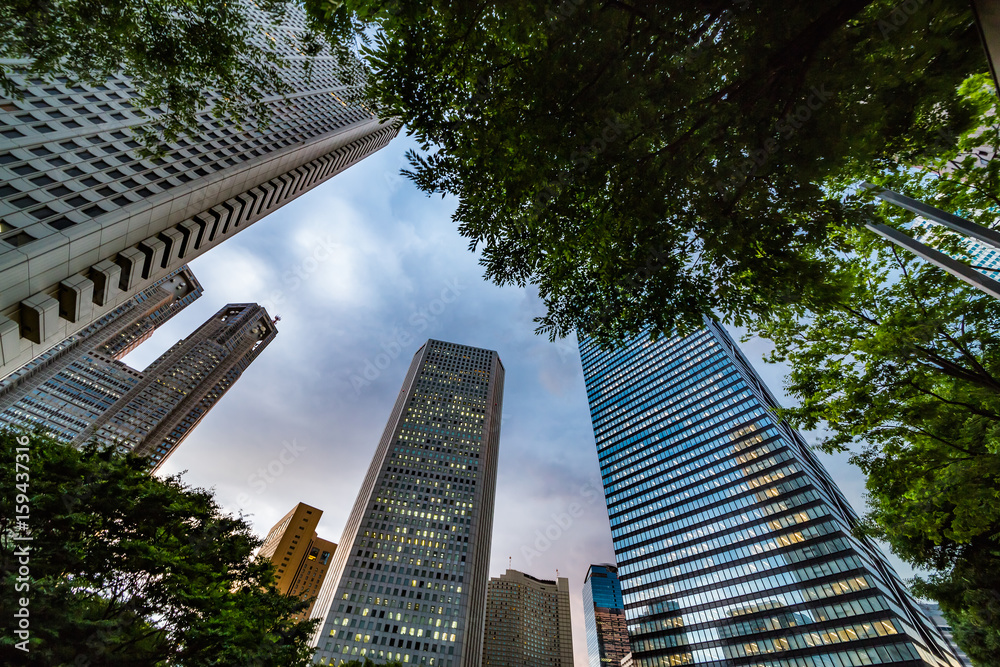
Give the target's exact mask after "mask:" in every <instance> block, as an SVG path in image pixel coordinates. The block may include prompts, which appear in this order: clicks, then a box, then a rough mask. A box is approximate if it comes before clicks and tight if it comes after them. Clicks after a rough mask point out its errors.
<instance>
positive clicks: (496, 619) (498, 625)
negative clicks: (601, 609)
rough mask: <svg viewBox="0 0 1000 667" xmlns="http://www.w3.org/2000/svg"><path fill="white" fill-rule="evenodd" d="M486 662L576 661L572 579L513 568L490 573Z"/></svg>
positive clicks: (536, 664) (532, 665)
mask: <svg viewBox="0 0 1000 667" xmlns="http://www.w3.org/2000/svg"><path fill="white" fill-rule="evenodd" d="M483 667H573V625H572V622H571V621H570V608H569V579H567V578H566V577H559V578H558V579H557V580H550V579H536V578H535V577H532V576H531V575H530V574H525V573H523V572H518V571H517V570H510V569H508V570H507V571H506V572H505V573H504V574H502V575H500V576H499V577H493V578H491V579H490V581H489V586H488V588H487V592H486V627H485V633H484V638H483Z"/></svg>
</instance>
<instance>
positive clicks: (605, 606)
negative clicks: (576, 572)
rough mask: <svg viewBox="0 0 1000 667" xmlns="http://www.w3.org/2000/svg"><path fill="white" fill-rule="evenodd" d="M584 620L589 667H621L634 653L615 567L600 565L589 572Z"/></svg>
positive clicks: (586, 584)
mask: <svg viewBox="0 0 1000 667" xmlns="http://www.w3.org/2000/svg"><path fill="white" fill-rule="evenodd" d="M583 616H584V625H585V626H586V628H587V657H588V659H589V661H590V667H621V665H622V659H623V658H624V657H625V656H626V655H628V654H629V652H630V651H631V650H632V649H631V647H630V646H629V643H628V623H627V621H626V620H625V604H624V603H623V601H622V587H621V583H620V582H619V581H618V568H617V567H616V566H614V565H611V564H610V563H601V564H600V565H591V566H590V567H589V568H588V569H587V576H586V578H585V579H584V580H583Z"/></svg>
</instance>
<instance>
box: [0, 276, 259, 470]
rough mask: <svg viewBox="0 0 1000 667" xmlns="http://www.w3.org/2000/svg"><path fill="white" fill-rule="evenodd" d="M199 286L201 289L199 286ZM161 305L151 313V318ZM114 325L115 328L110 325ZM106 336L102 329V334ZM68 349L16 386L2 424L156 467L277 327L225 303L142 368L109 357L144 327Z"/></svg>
mask: <svg viewBox="0 0 1000 667" xmlns="http://www.w3.org/2000/svg"><path fill="white" fill-rule="evenodd" d="M199 289H200V288H199ZM162 308H163V306H160V307H159V308H157V309H156V310H153V312H152V315H153V316H154V318H155V317H157V315H156V313H157V312H159V311H160V310H161V309H162ZM116 330H118V329H116ZM105 333H106V332H105ZM125 333H126V335H125V336H124V337H122V336H110V337H106V336H104V335H103V334H102V335H101V336H99V337H97V338H96V339H95V340H94V341H91V342H97V343H98V346H96V347H90V346H83V347H81V348H79V349H76V348H75V349H74V353H73V355H72V358H69V357H67V358H60V359H58V362H57V363H53V364H52V366H51V367H49V366H44V365H40V366H39V371H38V372H37V374H36V375H32V376H30V377H28V378H27V381H26V382H25V383H23V384H21V385H18V386H17V387H14V388H13V390H12V391H11V393H10V396H9V397H5V400H6V402H5V403H4V404H0V407H4V406H6V407H5V409H4V410H3V412H2V413H0V423H4V424H11V425H18V424H37V425H40V426H41V427H43V428H45V429H46V430H48V431H50V432H52V433H53V434H55V435H57V436H59V437H62V438H63V439H65V440H68V441H70V442H71V443H72V444H74V445H83V444H85V443H86V442H87V441H88V440H90V439H91V438H92V437H95V436H96V437H97V438H98V440H100V441H101V442H105V443H110V444H113V445H115V446H117V448H118V449H119V450H120V451H123V452H126V451H132V452H135V453H136V454H140V455H143V456H148V457H149V458H150V462H151V465H152V467H153V469H154V470H155V469H156V468H158V467H159V466H160V465H161V464H162V463H163V461H164V460H166V458H167V457H168V456H169V455H170V454H171V453H173V451H174V450H175V449H176V448H177V446H178V445H180V443H181V441H183V440H184V438H186V437H187V436H188V434H190V432H191V430H192V429H194V427H195V426H197V425H198V423H199V422H200V421H201V420H202V419H203V418H204V417H205V415H206V414H208V411H209V410H211V408H212V406H214V405H215V403H216V402H217V401H218V400H219V399H220V398H221V397H222V395H223V394H225V393H226V391H228V390H229V388H230V387H232V385H233V383H235V382H236V380H238V379H239V377H240V375H242V373H243V371H244V370H246V368H247V367H248V366H249V365H250V363H251V362H252V361H253V360H254V359H256V358H257V355H259V354H260V352H261V351H262V350H263V349H264V348H265V347H266V346H267V344H268V343H270V342H271V340H273V339H274V336H275V335H276V334H277V330H276V329H275V327H274V323H273V322H271V319H270V318H269V317H268V315H267V312H266V311H265V310H264V309H263V308H261V307H260V306H258V305H257V304H229V305H228V306H226V307H225V308H223V309H222V310H220V311H219V312H218V313H216V314H215V315H214V316H212V317H211V318H210V319H209V320H208V321H207V322H205V323H204V324H203V325H201V326H200V327H199V328H198V329H197V330H195V332H194V333H192V334H191V335H190V336H188V337H187V338H185V339H183V340H181V341H180V342H178V343H177V344H176V345H174V346H173V347H171V348H170V349H169V350H167V351H166V352H165V353H163V354H162V355H161V356H160V357H159V358H158V359H157V360H156V361H154V362H153V363H152V364H150V365H149V367H148V368H146V369H145V370H143V371H137V370H135V369H133V368H130V367H129V366H127V365H126V364H124V363H122V362H120V361H118V360H117V358H115V356H113V355H112V354H109V352H108V351H109V350H116V351H118V352H119V353H121V350H123V349H127V348H130V347H132V346H131V344H130V343H131V342H134V341H135V340H136V339H137V337H141V336H144V335H146V334H145V330H144V327H143V326H139V327H131V328H127V329H126V331H125Z"/></svg>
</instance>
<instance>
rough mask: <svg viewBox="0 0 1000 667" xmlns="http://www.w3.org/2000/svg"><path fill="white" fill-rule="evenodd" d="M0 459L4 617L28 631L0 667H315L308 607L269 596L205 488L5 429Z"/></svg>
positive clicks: (10, 644) (265, 572) (5, 646)
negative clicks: (305, 615)
mask: <svg viewBox="0 0 1000 667" xmlns="http://www.w3.org/2000/svg"><path fill="white" fill-rule="evenodd" d="M19 440H20V442H19ZM0 450H2V452H3V461H4V466H3V469H2V471H0V480H2V482H3V485H4V488H5V489H7V492H5V493H4V494H3V496H2V498H0V543H2V547H3V548H2V561H0V581H2V586H3V594H2V595H0V614H2V615H3V618H4V619H6V620H5V622H4V623H5V625H8V624H10V623H11V622H12V621H11V619H13V623H14V624H17V623H18V622H19V621H18V614H19V613H21V612H19V610H20V609H21V608H22V607H26V609H27V610H28V611H27V613H28V616H27V618H28V623H29V625H28V628H27V630H28V635H27V636H26V637H25V636H21V637H18V636H17V635H16V634H15V633H14V630H15V629H19V628H18V626H17V625H15V626H14V627H13V628H8V629H7V630H6V631H5V632H4V634H3V637H2V639H0V656H2V658H0V662H3V663H4V664H19V665H46V666H49V665H91V666H93V665H136V666H137V667H138V666H140V665H141V666H143V667H148V666H150V665H175V664H183V665H185V667H188V666H198V665H206V666H207V665H259V666H260V665H275V666H278V665H280V666H282V667H286V666H288V665H302V666H303V667H304V666H306V665H311V664H312V649H311V647H310V645H309V640H310V637H311V633H312V631H313V628H314V626H315V621H297V620H296V619H294V618H292V615H293V614H295V613H297V612H299V611H301V610H302V609H304V608H305V603H304V602H302V601H301V600H298V599H296V598H289V597H285V596H283V595H282V594H281V593H279V592H278V590H277V589H276V588H275V587H274V573H273V569H272V567H271V565H270V563H269V562H268V561H267V560H265V559H261V558H256V559H255V558H254V557H253V553H254V550H255V548H256V547H257V546H259V544H260V540H259V539H258V538H256V537H255V536H254V534H253V533H252V531H251V528H250V526H249V525H248V524H247V522H246V520H245V519H243V518H242V517H232V516H227V515H225V514H223V513H222V511H221V509H220V508H219V506H218V504H217V503H216V501H215V499H214V498H213V497H212V495H211V494H210V493H209V492H207V491H204V490H201V489H191V488H188V487H186V486H185V485H184V484H183V483H182V482H181V480H180V478H179V477H169V478H166V479H157V478H155V477H150V475H149V474H148V464H147V462H146V460H145V459H143V458H141V457H135V456H127V457H122V456H119V455H117V454H115V453H114V452H113V450H112V449H110V448H109V449H101V448H100V447H99V446H97V445H96V444H91V445H89V446H88V447H86V448H84V449H83V450H76V449H74V448H72V447H68V446H66V445H63V444H61V443H59V442H57V441H55V440H53V439H51V438H49V437H47V436H44V435H41V434H38V433H33V434H26V433H18V432H13V431H7V430H5V431H2V432H0ZM17 464H20V465H17ZM15 490H16V492H15ZM25 535H29V536H30V538H31V540H30V541H25V540H18V539H17V538H18V536H21V537H23V536H25ZM23 545H29V546H28V551H27V554H25V553H23ZM22 566H23V567H26V568H27V572H23V571H22V572H19V569H20V568H22ZM22 598H23V600H22ZM25 602H26V603H27V604H24V603H25ZM25 639H26V640H27V641H26V645H25V644H21V645H20V647H19V646H18V644H19V643H20V642H22V641H24V640H25ZM24 648H26V649H27V652H25V651H24V650H22V649H24Z"/></svg>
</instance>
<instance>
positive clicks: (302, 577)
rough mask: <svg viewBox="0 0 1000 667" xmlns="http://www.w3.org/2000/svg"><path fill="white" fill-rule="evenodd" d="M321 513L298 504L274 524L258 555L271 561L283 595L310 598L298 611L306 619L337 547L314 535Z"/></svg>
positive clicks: (275, 579) (276, 583)
mask: <svg viewBox="0 0 1000 667" xmlns="http://www.w3.org/2000/svg"><path fill="white" fill-rule="evenodd" d="M322 516H323V510H320V509H316V508H315V507H310V506H309V505H306V504H305V503H299V504H298V505H296V506H295V509H293V510H292V511H291V512H289V513H288V514H286V515H285V516H283V517H282V518H281V521H279V522H278V523H276V524H275V525H274V527H273V528H272V529H271V532H269V533H268V534H267V538H266V539H265V540H264V544H262V545H261V547H260V552H259V553H260V555H261V556H264V557H266V558H270V559H271V562H272V563H273V564H274V582H275V586H276V587H277V589H278V590H279V591H281V592H282V593H284V594H285V595H289V596H296V597H304V598H308V599H310V600H311V602H310V603H309V607H307V608H306V609H305V610H304V611H303V612H301V613H300V614H299V617H300V618H309V613H310V612H311V611H312V605H313V602H315V599H316V595H317V594H318V593H319V589H320V586H322V585H323V579H324V578H325V577H326V571H327V568H329V566H330V560H331V558H332V556H333V552H334V551H336V549H337V545H336V544H334V543H333V542H330V541H329V540H324V539H322V538H321V537H317V536H316V526H318V525H319V520H320V517H322Z"/></svg>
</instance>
